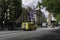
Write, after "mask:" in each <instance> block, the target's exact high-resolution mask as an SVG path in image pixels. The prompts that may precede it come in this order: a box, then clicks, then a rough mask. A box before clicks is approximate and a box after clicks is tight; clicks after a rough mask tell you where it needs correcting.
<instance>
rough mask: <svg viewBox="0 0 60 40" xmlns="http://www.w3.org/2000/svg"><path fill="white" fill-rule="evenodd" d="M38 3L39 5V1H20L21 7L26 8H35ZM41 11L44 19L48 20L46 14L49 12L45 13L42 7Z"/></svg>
mask: <svg viewBox="0 0 60 40" xmlns="http://www.w3.org/2000/svg"><path fill="white" fill-rule="evenodd" d="M38 1H39V2H40V3H41V2H42V1H41V0H22V6H23V7H26V6H29V7H31V8H33V7H36V5H37V3H38ZM41 11H42V12H43V13H44V14H45V17H46V18H48V14H49V12H48V11H46V8H45V7H44V8H43V9H41Z"/></svg>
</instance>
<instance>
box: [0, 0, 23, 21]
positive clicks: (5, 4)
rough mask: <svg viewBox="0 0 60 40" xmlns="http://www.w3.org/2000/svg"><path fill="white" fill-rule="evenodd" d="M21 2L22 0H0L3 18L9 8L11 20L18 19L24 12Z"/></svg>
mask: <svg viewBox="0 0 60 40" xmlns="http://www.w3.org/2000/svg"><path fill="white" fill-rule="evenodd" d="M21 2H22V1H21V0H0V8H2V9H3V12H2V14H3V15H2V16H3V19H4V15H5V13H6V14H8V11H7V9H9V14H10V20H16V19H18V18H19V16H21V13H22V7H21ZM6 17H7V16H6Z"/></svg>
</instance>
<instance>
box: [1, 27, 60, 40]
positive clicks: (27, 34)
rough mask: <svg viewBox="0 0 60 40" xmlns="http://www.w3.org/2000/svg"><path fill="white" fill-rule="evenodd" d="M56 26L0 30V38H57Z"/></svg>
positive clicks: (58, 35) (6, 39)
mask: <svg viewBox="0 0 60 40" xmlns="http://www.w3.org/2000/svg"><path fill="white" fill-rule="evenodd" d="M55 30H57V28H55V29H54V28H38V29H37V30H35V31H22V30H20V31H0V40H59V39H60V32H56V31H55Z"/></svg>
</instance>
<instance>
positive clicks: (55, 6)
mask: <svg viewBox="0 0 60 40" xmlns="http://www.w3.org/2000/svg"><path fill="white" fill-rule="evenodd" d="M42 5H43V6H44V7H46V9H47V10H48V11H49V12H51V13H53V15H54V16H55V17H56V18H57V17H60V15H59V14H60V0H42ZM57 15H58V16H57Z"/></svg>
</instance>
